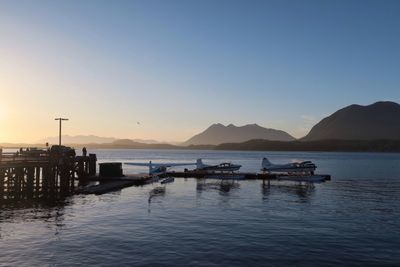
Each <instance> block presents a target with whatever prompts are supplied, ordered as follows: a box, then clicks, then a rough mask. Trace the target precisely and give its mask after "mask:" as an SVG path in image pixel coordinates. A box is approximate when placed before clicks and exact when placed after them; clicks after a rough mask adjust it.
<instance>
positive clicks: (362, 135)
mask: <svg viewBox="0 0 400 267" xmlns="http://www.w3.org/2000/svg"><path fill="white" fill-rule="evenodd" d="M333 139H335V140H378V139H386V140H399V139H400V105H399V104H397V103H394V102H376V103H374V104H371V105H367V106H361V105H350V106H347V107H345V108H342V109H340V110H338V111H336V112H335V113H333V114H332V115H330V116H328V117H326V118H324V119H323V120H321V121H320V122H319V123H317V124H316V125H315V126H314V127H312V129H311V131H310V132H309V133H308V134H307V135H306V136H305V137H303V138H302V139H301V140H302V141H316V140H333Z"/></svg>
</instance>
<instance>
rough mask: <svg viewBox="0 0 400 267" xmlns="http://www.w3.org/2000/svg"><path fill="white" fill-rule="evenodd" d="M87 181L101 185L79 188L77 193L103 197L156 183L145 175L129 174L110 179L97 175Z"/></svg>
mask: <svg viewBox="0 0 400 267" xmlns="http://www.w3.org/2000/svg"><path fill="white" fill-rule="evenodd" d="M86 180H87V181H91V182H99V183H98V184H96V185H89V186H85V187H82V188H79V189H78V190H76V193H78V194H96V195H101V194H105V193H108V192H112V191H117V190H121V189H123V188H125V187H130V186H140V185H145V184H148V183H151V182H152V181H154V179H153V177H151V176H150V175H145V174H128V175H123V176H110V177H103V176H99V175H95V176H90V177H87V178H86Z"/></svg>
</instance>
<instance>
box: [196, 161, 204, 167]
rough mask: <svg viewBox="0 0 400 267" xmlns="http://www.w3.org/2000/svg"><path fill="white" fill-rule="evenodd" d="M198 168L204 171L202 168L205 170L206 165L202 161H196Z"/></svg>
mask: <svg viewBox="0 0 400 267" xmlns="http://www.w3.org/2000/svg"><path fill="white" fill-rule="evenodd" d="M196 168H197V169H202V168H204V164H203V161H202V159H197V161H196Z"/></svg>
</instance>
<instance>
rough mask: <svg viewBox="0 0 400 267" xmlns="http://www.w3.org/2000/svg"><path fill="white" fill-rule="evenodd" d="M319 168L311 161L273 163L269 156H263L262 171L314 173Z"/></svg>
mask: <svg viewBox="0 0 400 267" xmlns="http://www.w3.org/2000/svg"><path fill="white" fill-rule="evenodd" d="M316 168H317V166H315V164H314V163H312V162H311V161H302V162H293V163H287V164H273V163H271V162H270V161H269V160H268V159H267V158H263V160H262V163H261V171H263V172H269V173H288V174H292V173H293V174H301V173H308V174H311V175H314V171H315V169H316Z"/></svg>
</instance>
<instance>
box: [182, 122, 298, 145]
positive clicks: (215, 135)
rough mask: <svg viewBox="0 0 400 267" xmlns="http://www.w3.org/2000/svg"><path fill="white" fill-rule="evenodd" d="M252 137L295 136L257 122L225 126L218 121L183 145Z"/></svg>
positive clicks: (281, 139)
mask: <svg viewBox="0 0 400 267" xmlns="http://www.w3.org/2000/svg"><path fill="white" fill-rule="evenodd" d="M251 139H267V140H272V141H292V140H294V137H292V136H291V135H289V134H288V133H286V132H284V131H281V130H275V129H268V128H264V127H261V126H259V125H257V124H248V125H245V126H240V127H238V126H235V125H233V124H229V125H228V126H224V125H223V124H220V123H217V124H213V125H211V126H210V127H208V128H207V129H206V130H205V131H204V132H202V133H200V134H197V135H195V136H193V137H192V138H190V139H189V140H187V141H186V142H184V143H183V145H219V144H222V143H235V142H245V141H248V140H251Z"/></svg>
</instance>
